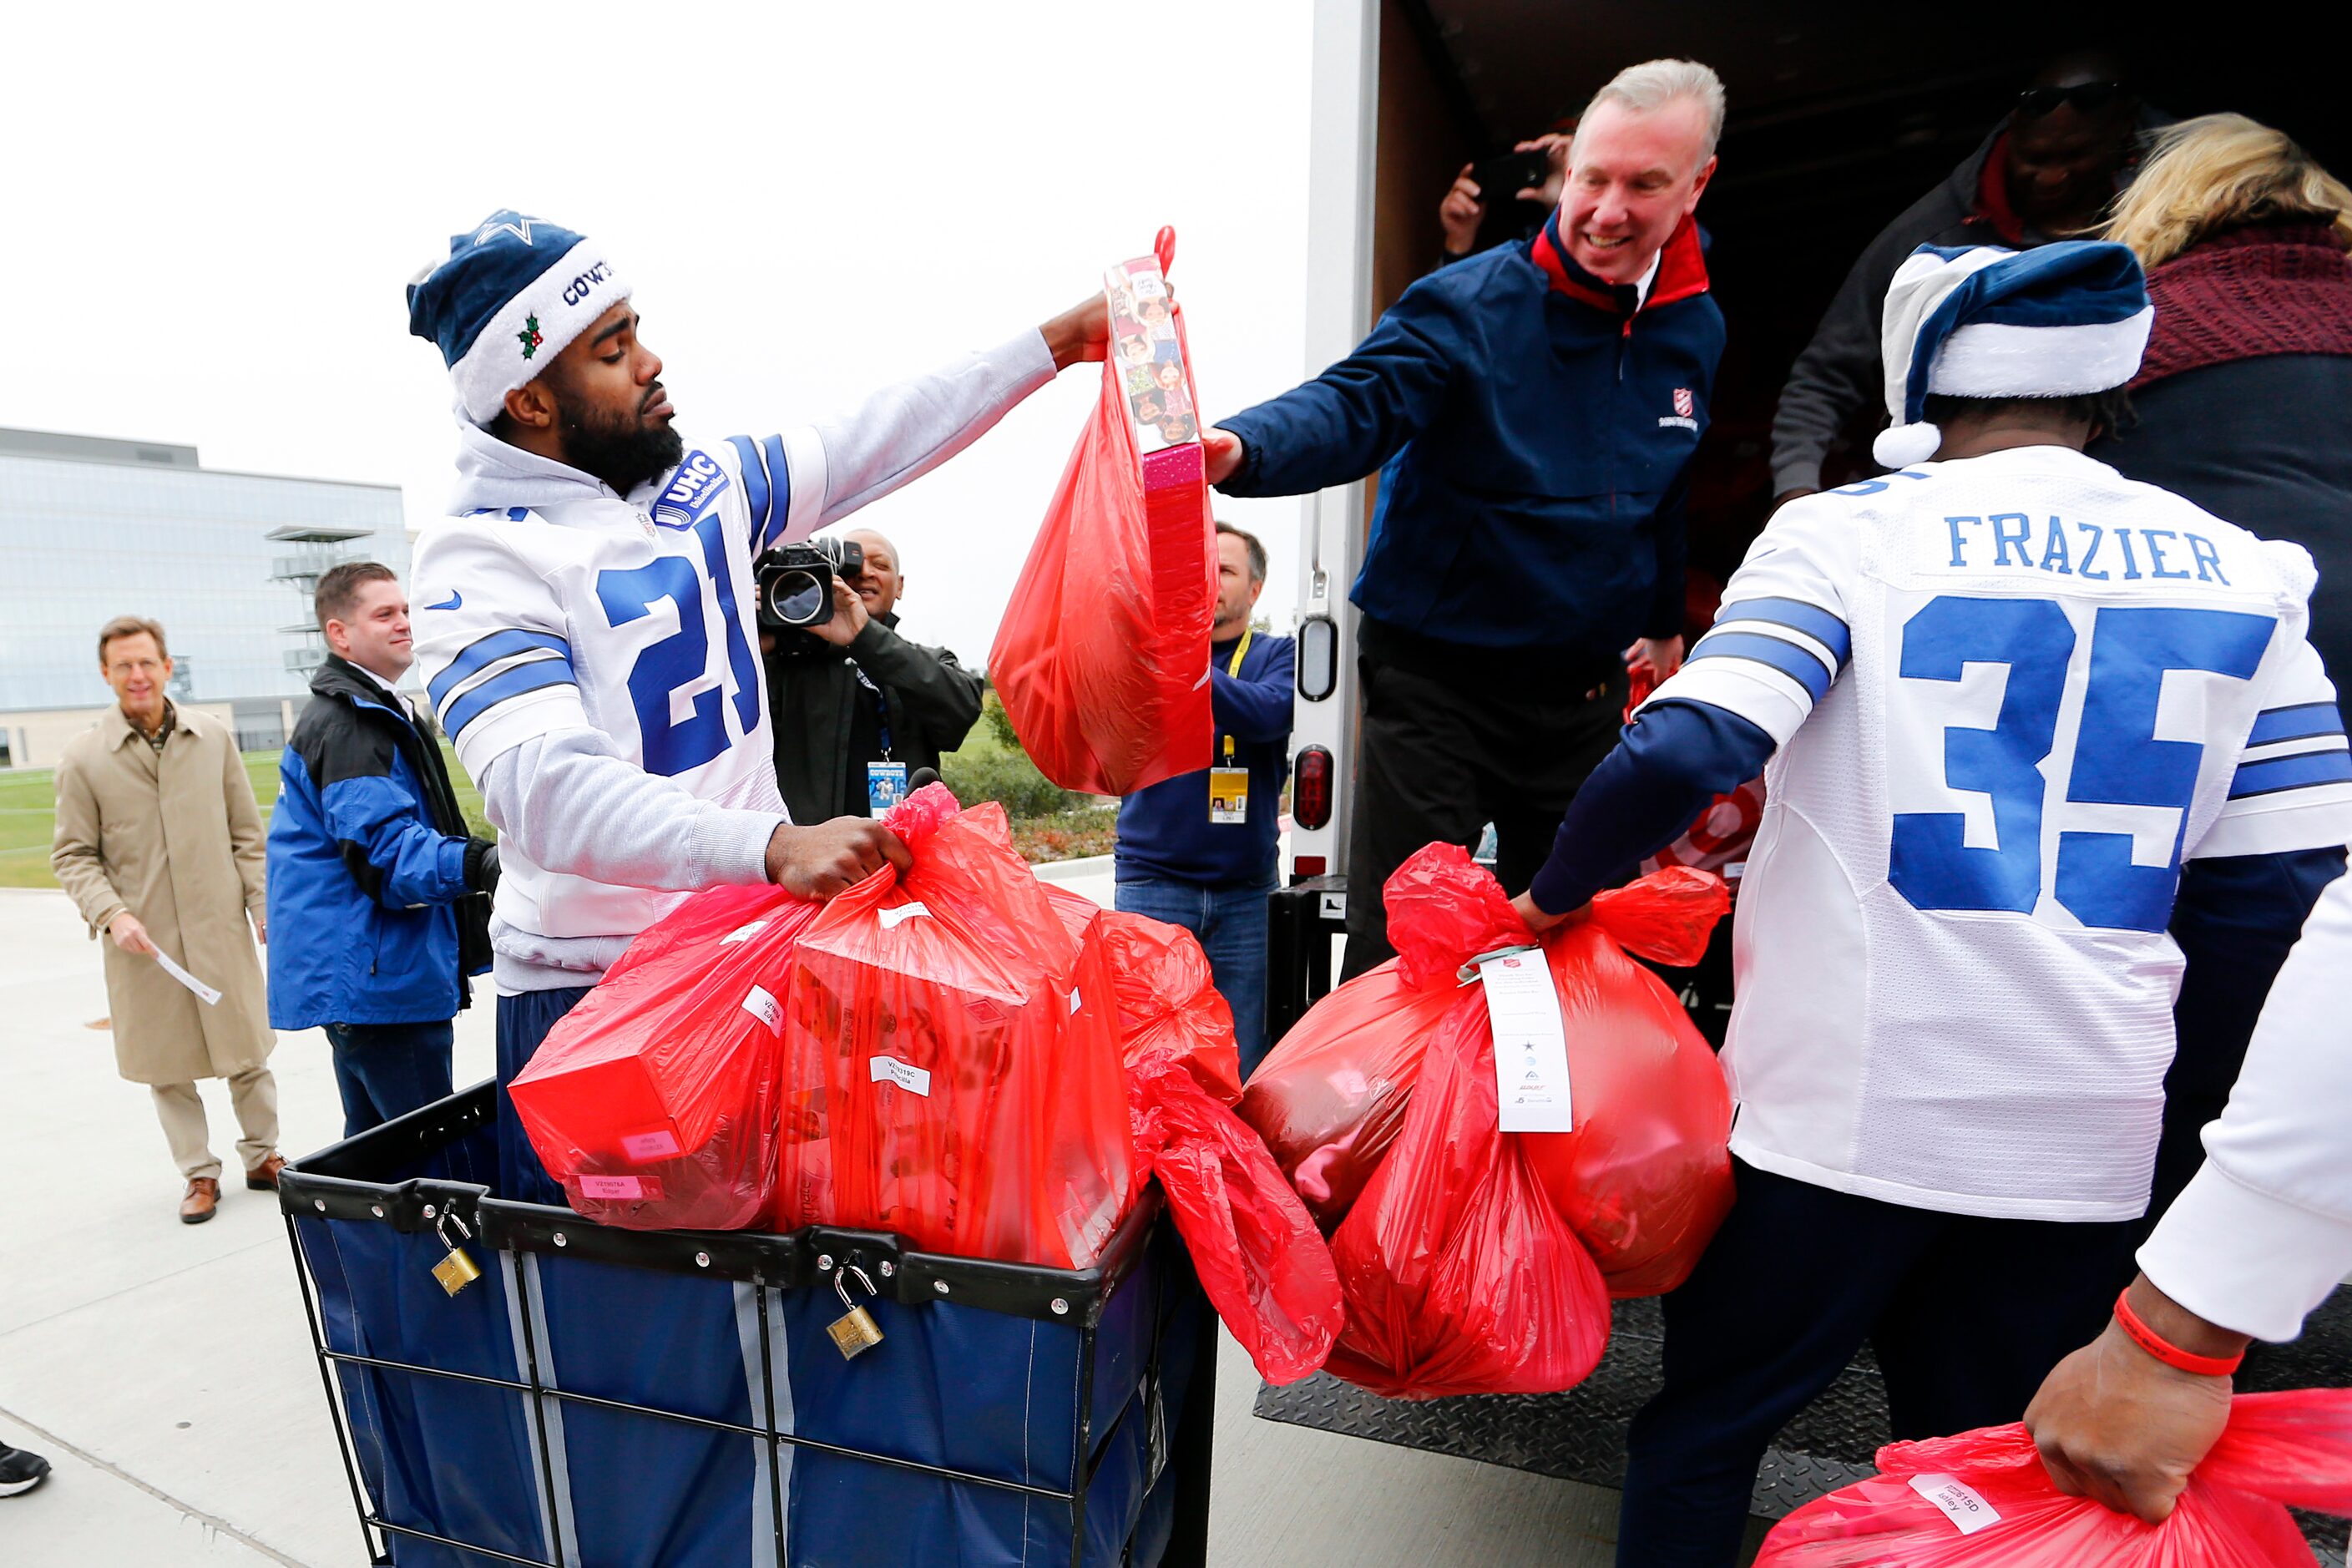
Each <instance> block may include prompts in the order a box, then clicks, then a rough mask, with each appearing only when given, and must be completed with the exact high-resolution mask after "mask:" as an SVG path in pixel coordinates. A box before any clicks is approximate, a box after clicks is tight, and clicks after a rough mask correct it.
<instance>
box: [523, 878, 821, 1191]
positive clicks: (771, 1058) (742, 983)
mask: <svg viewBox="0 0 2352 1568" xmlns="http://www.w3.org/2000/svg"><path fill="white" fill-rule="evenodd" d="M818 907H819V906H818V905H816V904H814V903H811V902H809V901H807V900H802V899H796V898H794V897H793V896H792V895H791V894H789V893H786V892H784V891H783V890H782V889H777V888H760V887H744V888H712V889H708V890H706V891H704V892H700V893H697V894H696V895H694V897H692V898H690V899H688V900H686V901H685V902H684V903H682V904H680V905H679V906H678V907H677V909H675V910H671V911H670V912H669V914H667V915H666V916H664V917H663V918H662V919H661V920H659V921H656V922H655V923H654V924H653V925H651V926H649V927H647V928H646V931H644V932H642V933H641V934H640V935H639V936H638V937H637V939H636V941H635V942H632V943H631V944H630V946H629V950H628V952H625V953H624V954H623V955H622V957H621V961H620V962H619V963H615V964H614V966H613V967H612V968H611V969H610V970H609V971H607V972H606V973H605V975H604V979H603V980H602V981H600V982H598V984H597V985H596V987H595V989H593V990H592V991H591V992H589V993H588V994H587V995H586V996H585V997H583V998H582V1000H581V1003H580V1005H578V1006H576V1007H574V1008H573V1009H572V1011H571V1012H570V1013H569V1014H567V1015H566V1016H564V1017H563V1018H562V1021H561V1022H559V1023H558V1024H557V1025H556V1026H555V1027H554V1028H552V1029H551V1030H549V1031H548V1036H547V1038H546V1040H545V1041H544V1042H543V1043H542V1044H541V1046H540V1047H539V1051H538V1053H537V1054H536V1055H535V1056H533V1057H532V1058H531V1059H530V1063H529V1064H528V1065H527V1066H526V1067H524V1068H523V1070H522V1071H521V1072H520V1073H518V1074H517V1075H516V1076H515V1079H514V1082H513V1083H512V1085H511V1086H509V1093H510V1094H511V1095H512V1097H513V1100H514V1106H515V1112H516V1114H517V1115H518V1116H519V1117H520V1119H521V1121H522V1124H523V1130H524V1131H525V1132H526V1133H528V1134H529V1136H530V1142H531V1147H532V1148H533V1149H535V1150H537V1151H538V1152H539V1158H540V1163H541V1164H543V1165H545V1166H546V1167H547V1172H548V1174H549V1175H551V1176H552V1177H554V1178H555V1179H556V1180H557V1181H559V1182H561V1183H562V1184H563V1191H564V1195H565V1196H566V1197H567V1198H568V1199H569V1200H570V1201H571V1204H572V1207H573V1208H575V1209H577V1210H579V1211H580V1212H581V1213H582V1214H583V1215H587V1216H588V1217H589V1218H591V1219H593V1220H597V1221H599V1222H601V1223H603V1224H605V1225H612V1226H622V1227H624V1228H626V1229H631V1230H654V1229H666V1228H670V1227H683V1228H688V1229H695V1230H734V1229H740V1228H741V1227H743V1226H752V1225H758V1224H761V1223H763V1222H764V1221H765V1219H766V1218H767V1212H768V1206H769V1199H770V1195H771V1192H772V1186H773V1184H774V1180H775V1171H776V1149H775V1131H776V1091H777V1083H778V1078H779V1074H780V1070H781V1068H782V1042H781V1039H780V1033H781V1026H782V1019H783V1014H782V1002H781V1000H780V999H781V998H782V995H783V994H784V989H785V985H784V982H785V978H786V976H787V975H788V974H789V973H790V971H791V967H792V955H793V946H794V944H795V943H796V942H798V941H799V939H800V935H801V933H802V931H804V930H805V929H806V928H807V927H808V925H809V923H810V922H811V921H814V919H815V918H816V912H817V910H818Z"/></svg>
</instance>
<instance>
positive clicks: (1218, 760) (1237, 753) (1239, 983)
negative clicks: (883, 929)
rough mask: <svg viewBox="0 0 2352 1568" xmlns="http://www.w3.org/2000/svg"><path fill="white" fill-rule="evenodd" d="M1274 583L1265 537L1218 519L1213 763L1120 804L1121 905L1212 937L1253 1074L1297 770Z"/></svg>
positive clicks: (1206, 947) (1289, 675)
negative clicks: (1287, 805)
mask: <svg viewBox="0 0 2352 1568" xmlns="http://www.w3.org/2000/svg"><path fill="white" fill-rule="evenodd" d="M1264 592H1265V545H1263V544H1261V543H1259V542H1257V539H1256V537H1255V535H1252V534H1248V533H1244V532H1243V531H1241V530H1240V529H1238V528H1235V527H1234V526H1233V525H1232V524H1231V523H1226V522H1221V523H1219V524H1217V616H1216V619H1215V621H1214V622H1213V623H1212V624H1211V626H1210V627H1209V701H1210V707H1211V710H1212V711H1213V715H1214V718H1215V721H1216V739H1215V742H1214V743H1213V750H1212V751H1211V752H1210V764H1209V766H1207V767H1205V768H1202V770H1201V771H1200V772H1198V773H1179V774H1178V775H1177V776H1176V777H1174V778H1172V779H1163V780H1161V781H1160V783H1158V784H1152V785H1151V786H1150V787H1149V788H1146V789H1139V790H1138V791H1136V792H1135V793H1134V794H1133V795H1129V796H1128V797H1127V798H1126V799H1125V800H1123V801H1121V802H1119V805H1118V856H1117V858H1116V860H1115V862H1114V867H1115V871H1116V874H1117V878H1118V907H1119V908H1120V909H1122V910H1132V911H1133V912H1135V913H1137V914H1140V915H1150V917H1151V918H1152V919H1154V920H1162V921H1171V922H1172V923H1173V924H1176V925H1180V926H1182V927H1183V928H1184V929H1185V930H1186V931H1191V932H1192V934H1193V935H1194V936H1197V937H1199V938H1200V939H1201V947H1202V951H1203V952H1206V953H1207V954H1208V955H1209V969H1210V973H1212V974H1213V975H1214V976H1215V978H1216V983H1217V992H1218V994H1220V995H1222V996H1223V997H1224V999H1225V1002H1226V1004H1227V1005H1229V1006H1231V1007H1232V1008H1233V1010H1234V1045H1235V1046H1236V1047H1238V1048H1239V1049H1240V1051H1241V1058H1242V1073H1243V1076H1244V1077H1247V1076H1248V1074H1249V1073H1250V1072H1251V1070H1252V1069H1254V1068H1256V1066H1257V1064H1258V1061H1259V1058H1263V1057H1264V1056H1265V940H1266V904H1265V899H1266V895H1267V894H1268V893H1271V892H1273V891H1274V889H1275V882H1276V873H1277V869H1278V868H1277V865H1276V861H1277V858H1278V851H1277V850H1276V844H1275V841H1276V837H1277V836H1278V832H1279V825H1278V823H1277V821H1276V819H1277V818H1278V817H1279V816H1280V815H1281V812H1282V783H1283V779H1284V776H1285V775H1286V773H1288V772H1289V751H1290V689H1291V683H1292V681H1293V680H1294V679H1295V670H1296V668H1297V660H1296V656H1295V654H1294V651H1293V648H1292V644H1291V640H1290V638H1288V637H1260V636H1258V635H1257V634H1256V633H1255V632H1254V631H1252V630H1251V629H1250V616H1251V613H1252V612H1253V611H1255V609H1256V608H1257V598H1258V595H1260V594H1262V593H1264Z"/></svg>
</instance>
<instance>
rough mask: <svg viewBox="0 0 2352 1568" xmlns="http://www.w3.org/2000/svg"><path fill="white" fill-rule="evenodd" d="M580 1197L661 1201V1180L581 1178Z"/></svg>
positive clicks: (603, 1177) (650, 1178) (619, 1177)
mask: <svg viewBox="0 0 2352 1568" xmlns="http://www.w3.org/2000/svg"><path fill="white" fill-rule="evenodd" d="M580 1195H581V1196H582V1197H583V1198H621V1199H626V1200H631V1201H635V1200H646V1201H650V1202H654V1203H658V1202H660V1201H661V1195H662V1189H661V1178H659V1177H658V1176H583V1177H581V1178H580Z"/></svg>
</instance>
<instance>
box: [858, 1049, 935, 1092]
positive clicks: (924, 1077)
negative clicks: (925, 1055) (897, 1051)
mask: <svg viewBox="0 0 2352 1568" xmlns="http://www.w3.org/2000/svg"><path fill="white" fill-rule="evenodd" d="M866 1077H867V1078H868V1079H871V1080H872V1081H873V1082H875V1083H895V1084H897V1085H898V1087H899V1088H900V1089H905V1090H906V1091H907V1092H908V1094H919V1095H921V1096H922V1097H923V1098H924V1099H926V1100H929V1098H930V1097H931V1075H930V1073H929V1071H927V1070H926V1069H924V1068H919V1067H917V1066H915V1065H914V1064H913V1063H911V1062H902V1061H900V1060H899V1059H898V1058H896V1057H868V1058H866Z"/></svg>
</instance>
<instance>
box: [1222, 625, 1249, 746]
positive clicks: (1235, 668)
mask: <svg viewBox="0 0 2352 1568" xmlns="http://www.w3.org/2000/svg"><path fill="white" fill-rule="evenodd" d="M1256 635H1257V634H1256V632H1255V631H1254V630H1253V629H1252V628H1250V627H1248V626H1244V627H1243V628H1242V640H1241V641H1240V642H1239V643H1237V644H1235V645H1234V657H1233V658H1230V659H1227V660H1226V661H1225V673H1226V674H1227V675H1230V676H1232V677H1233V678H1234V679H1236V680H1238V679H1241V673H1242V655H1244V654H1245V653H1247V652H1249V645H1250V638H1252V637H1255V636H1256ZM1233 760H1234V738H1233V737H1232V736H1231V735H1227V736H1226V737H1225V761H1227V762H1229V763H1230V762H1232V761H1233Z"/></svg>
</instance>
